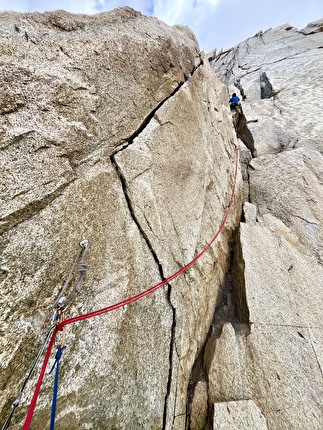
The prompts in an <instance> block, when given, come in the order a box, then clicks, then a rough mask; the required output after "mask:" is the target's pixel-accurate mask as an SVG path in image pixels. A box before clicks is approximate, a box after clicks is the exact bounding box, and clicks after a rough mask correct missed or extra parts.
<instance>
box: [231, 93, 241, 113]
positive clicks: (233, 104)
mask: <svg viewBox="0 0 323 430" xmlns="http://www.w3.org/2000/svg"><path fill="white" fill-rule="evenodd" d="M239 102H240V99H239V97H238V96H237V95H236V93H233V94H232V97H231V98H230V100H229V103H230V109H231V110H234V109H235V108H236V107H237V106H239Z"/></svg>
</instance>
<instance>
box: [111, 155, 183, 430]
mask: <svg viewBox="0 0 323 430" xmlns="http://www.w3.org/2000/svg"><path fill="white" fill-rule="evenodd" d="M110 160H111V163H112V165H113V166H114V168H115V170H116V172H117V175H118V177H119V179H120V182H121V186H122V189H123V193H124V196H125V199H126V202H127V206H128V209H129V213H130V215H131V217H132V219H133V221H134V223H135V224H136V226H137V228H138V230H139V232H140V234H141V235H142V237H143V239H144V240H145V242H146V244H147V246H148V248H149V250H150V252H151V254H152V256H153V258H154V260H155V262H156V265H157V267H158V270H159V274H160V277H161V279H162V280H165V279H166V278H165V276H164V272H163V267H162V265H161V263H160V261H159V259H158V256H157V254H156V252H155V250H154V248H153V246H152V244H151V242H150V240H149V238H148V236H147V234H146V233H145V231H144V230H143V228H142V227H141V225H140V222H139V220H138V218H137V217H136V214H135V211H134V208H133V206H132V203H131V199H130V197H129V193H128V189H127V184H126V179H125V177H124V175H123V173H122V171H121V169H120V167H119V165H118V163H117V162H116V160H115V156H114V155H111V156H110ZM171 291H172V287H171V285H170V284H167V293H166V297H167V301H168V304H169V306H170V308H171V311H172V328H171V339H170V348H169V373H168V381H167V391H166V395H165V403H164V413H163V430H164V429H165V428H166V421H167V403H168V399H169V395H170V390H171V382H172V374H173V354H174V347H175V330H176V309H175V307H174V306H173V305H172V302H171Z"/></svg>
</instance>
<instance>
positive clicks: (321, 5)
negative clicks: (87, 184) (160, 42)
mask: <svg viewBox="0 0 323 430" xmlns="http://www.w3.org/2000/svg"><path fill="white" fill-rule="evenodd" d="M119 6H130V7H132V8H133V9H136V10H138V11H140V12H141V13H143V14H144V15H149V16H156V17H157V18H159V19H160V20H162V21H164V22H166V23H167V24H169V25H173V24H184V25H187V26H189V27H190V28H191V29H192V30H193V32H194V33H195V35H196V37H197V39H198V42H199V45H200V48H201V50H203V51H205V52H206V53H207V52H209V51H211V50H212V49H213V48H217V49H221V48H223V49H227V48H231V47H233V46H235V45H237V44H238V43H239V42H242V41H243V40H245V39H247V38H248V37H252V36H254V35H255V34H256V33H257V32H258V31H260V30H263V31H265V30H267V29H268V28H274V27H277V26H279V25H282V24H285V23H289V24H291V25H293V26H295V27H297V28H303V27H305V26H306V25H307V24H308V23H309V22H311V21H315V20H317V19H319V18H323V0H128V1H126V0H0V10H15V11H18V12H34V11H39V12H43V11H49V10H56V9H64V10H66V11H68V12H73V13H87V14H94V13H98V12H102V11H108V10H111V9H114V8H115V7H119Z"/></svg>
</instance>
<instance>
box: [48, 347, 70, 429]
mask: <svg viewBox="0 0 323 430" xmlns="http://www.w3.org/2000/svg"><path fill="white" fill-rule="evenodd" d="M65 348H66V346H63V347H61V345H60V346H59V347H58V348H57V352H56V355H55V362H54V364H53V367H52V368H51V370H50V372H49V374H51V373H52V372H53V370H54V369H55V366H56V371H55V380H54V390H53V400H52V412H51V416H50V430H54V429H55V416H56V404H57V394H58V377H59V362H60V359H61V357H62V354H63V351H64V349H65Z"/></svg>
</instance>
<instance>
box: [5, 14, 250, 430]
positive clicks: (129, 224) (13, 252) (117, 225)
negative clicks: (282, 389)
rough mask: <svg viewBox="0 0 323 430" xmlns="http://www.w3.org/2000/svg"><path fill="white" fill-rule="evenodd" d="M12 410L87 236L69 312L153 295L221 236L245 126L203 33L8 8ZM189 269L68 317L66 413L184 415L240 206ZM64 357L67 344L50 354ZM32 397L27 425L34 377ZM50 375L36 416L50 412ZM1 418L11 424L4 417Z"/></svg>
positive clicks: (126, 419)
mask: <svg viewBox="0 0 323 430" xmlns="http://www.w3.org/2000/svg"><path fill="white" fill-rule="evenodd" d="M0 42H1V43H0V57H1V72H0V73H1V76H2V88H1V92H2V94H1V106H0V110H1V117H0V120H1V123H0V136H1V139H0V145H1V149H0V151H1V170H0V171H1V173H0V174H1V195H0V198H1V272H0V281H1V299H0V300H1V309H2V311H1V316H0V319H1V321H0V327H1V345H0V353H1V377H0V388H1V389H0V392H1V395H0V405H1V411H2V412H1V416H5V414H6V413H8V412H9V410H10V405H11V403H12V401H13V400H14V399H15V396H16V394H17V392H18V391H19V388H20V386H21V384H22V382H23V380H24V378H25V376H26V374H27V372H28V370H29V369H30V366H31V364H32V362H33V360H34V358H35V356H36V354H37V351H38V347H39V345H40V344H41V342H42V339H43V335H44V332H45V331H46V330H47V328H48V327H49V325H50V318H51V309H52V306H53V304H54V302H55V300H56V298H57V296H58V294H59V291H60V290H61V288H62V286H63V284H64V282H65V280H66V278H67V276H68V273H69V270H70V267H71V264H72V261H73V259H74V256H75V254H76V252H77V250H78V249H79V242H80V240H82V239H87V240H88V241H89V244H90V250H89V253H88V256H87V266H88V267H87V273H86V277H85V279H84V282H83V284H82V287H81V290H80V291H79V292H78V293H76V294H75V296H74V297H73V301H72V302H71V303H70V306H69V309H68V315H69V316H72V315H79V314H83V313H85V312H90V311H92V310H95V309H100V308H102V307H105V306H108V305H110V304H113V303H116V302H119V301H121V300H122V299H124V298H127V297H130V296H132V295H135V294H138V293H139V292H141V291H143V290H145V289H147V288H149V287H151V286H152V285H154V284H156V283H158V282H160V281H161V280H162V279H165V278H166V277H167V276H169V275H171V274H172V273H174V272H176V271H177V270H179V269H180V268H181V267H182V266H183V265H185V264H187V263H188V262H189V261H190V260H191V259H192V258H194V257H195V256H196V255H197V254H198V253H199V252H200V251H201V250H202V249H203V248H204V246H205V245H206V244H207V243H208V241H209V240H210V239H211V238H212V236H213V235H214V233H215V231H216V230H217V228H218V227H219V225H220V223H221V220H222V219H223V217H224V215H225V213H226V211H227V206H228V203H229V199H230V194H231V188H232V184H233V174H234V166H235V160H234V144H235V143H236V137H235V134H234V131H233V128H232V124H231V118H230V115H229V111H228V107H227V103H226V100H227V91H226V88H225V87H224V85H223V84H222V83H221V82H220V81H219V80H218V79H217V78H216V76H215V75H214V72H213V71H212V69H211V67H210V65H209V64H208V62H207V61H202V60H201V58H200V56H199V49H198V46H197V43H196V40H195V37H194V36H193V34H192V33H191V31H190V30H189V29H187V28H185V27H180V26H175V27H168V26H166V25H165V24H163V23H161V22H160V21H158V20H156V19H154V18H147V17H144V16H142V15H141V14H140V13H137V12H135V11H133V10H132V9H129V8H123V9H117V10H114V11H112V12H109V13H102V14H99V15H96V16H84V15H71V14H67V13H65V12H63V11H56V12H52V13H44V14H37V13H34V14H16V13H3V14H1V15H0ZM241 190H242V178H241V175H240V173H239V175H238V182H237V186H236V199H235V205H234V209H233V211H232V212H231V214H230V216H229V218H228V220H227V223H226V225H225V228H224V230H223V232H222V233H221V235H220V237H219V239H218V240H217V241H216V242H215V244H214V245H213V246H212V247H211V248H210V249H209V250H208V251H207V252H206V253H205V254H204V256H203V259H202V260H199V262H198V263H196V264H195V265H194V266H193V267H192V268H191V269H190V270H189V271H187V272H186V274H185V275H182V276H181V277H180V278H177V279H176V280H173V281H172V282H171V283H169V284H168V285H166V286H165V287H163V288H162V289H159V290H158V291H156V292H155V293H154V294H152V295H149V296H148V297H146V298H144V299H142V300H139V301H137V302H136V303H134V304H132V305H129V306H127V307H124V308H122V309H119V310H117V311H115V312H112V313H110V314H109V315H105V316H100V317H96V318H93V319H90V320H87V321H86V322H79V323H77V324H73V325H71V326H69V327H68V330H67V349H66V351H65V352H64V354H63V358H62V363H61V379H60V392H59V400H58V409H57V424H56V426H57V428H58V429H67V428H68V429H73V428H75V429H76V428H78V429H80V428H82V429H91V428H93V429H96V430H98V429H107V428H115V429H130V428H131V429H142V428H147V429H148V428H149V429H161V428H164V429H184V428H185V424H186V400H187V390H188V385H189V380H190V375H191V371H192V367H193V364H194V362H195V360H196V357H197V356H198V354H199V353H200V351H201V348H202V346H203V344H204V342H205V339H206V337H207V333H208V331H209V327H210V324H211V321H212V316H213V313H214V309H215V307H216V304H217V301H218V296H219V294H220V291H221V286H222V283H223V280H224V277H225V273H226V272H227V270H228V264H229V254H230V240H231V238H232V232H233V230H234V229H235V228H236V226H237V224H238V222H239V220H240V214H241V206H242V192H241ZM52 362H53V357H52V358H51V363H52ZM38 372H39V369H37V371H36V372H35V374H34V376H33V378H32V380H31V381H30V383H29V384H28V386H27V388H26V390H25V392H24V396H23V398H22V401H21V405H20V406H19V408H18V409H17V412H16V414H15V418H14V421H13V423H12V428H13V429H18V428H21V424H22V422H23V419H24V416H25V414H26V410H27V406H28V404H29V402H30V398H31V394H32V392H33V388H34V384H35V380H36V376H37V374H38ZM52 383H53V381H52V378H51V377H47V376H46V377H45V381H44V384H43V388H42V391H41V395H40V399H39V401H38V404H37V409H36V413H35V416H34V419H33V426H34V428H38V429H39V428H43V427H46V426H47V423H48V420H49V414H50V402H51V391H52ZM1 424H2V423H1Z"/></svg>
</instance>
